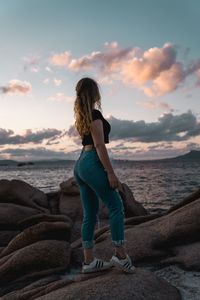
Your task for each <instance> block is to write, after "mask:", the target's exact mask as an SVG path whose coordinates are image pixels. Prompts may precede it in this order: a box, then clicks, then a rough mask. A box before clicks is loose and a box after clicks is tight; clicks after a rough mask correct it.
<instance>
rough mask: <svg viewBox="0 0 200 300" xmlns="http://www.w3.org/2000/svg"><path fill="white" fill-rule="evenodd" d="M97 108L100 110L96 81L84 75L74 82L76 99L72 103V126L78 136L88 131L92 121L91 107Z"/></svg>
mask: <svg viewBox="0 0 200 300" xmlns="http://www.w3.org/2000/svg"><path fill="white" fill-rule="evenodd" d="M95 104H96V105H97V108H98V109H99V110H100V111H101V110H102V109H101V95H100V92H99V86H98V83H97V82H96V81H95V80H94V79H92V78H89V77H84V78H82V79H80V80H79V81H78V83H77V84H76V99H75V103H74V117H75V123H74V126H75V128H76V129H77V131H78V133H79V134H80V136H81V137H82V138H83V136H84V135H87V134H89V133H90V128H91V122H92V109H94V108H95Z"/></svg>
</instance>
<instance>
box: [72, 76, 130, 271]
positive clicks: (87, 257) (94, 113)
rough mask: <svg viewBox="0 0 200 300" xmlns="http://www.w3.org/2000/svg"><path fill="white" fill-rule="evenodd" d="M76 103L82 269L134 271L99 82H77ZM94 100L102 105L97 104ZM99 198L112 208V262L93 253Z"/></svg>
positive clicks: (89, 80) (75, 170)
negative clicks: (110, 154)
mask: <svg viewBox="0 0 200 300" xmlns="http://www.w3.org/2000/svg"><path fill="white" fill-rule="evenodd" d="M76 93H77V95H76V99H75V103H74V115H75V127H76V129H77V131H78V133H79V134H80V136H81V138H82V145H83V148H82V151H81V154H80V156H79V158H78V160H77V161H76V164H75V166H74V178H75V180H76V182H77V184H78V186H79V189H80V198H81V202H82V207H83V216H84V218H83V223H82V228H81V234H82V246H83V249H84V262H83V264H82V272H83V273H89V272H94V271H100V270H105V269H108V268H110V267H112V266H116V267H117V268H119V269H122V270H124V271H125V272H129V273H130V272H133V271H134V269H135V267H134V266H133V265H132V262H131V259H130V257H129V255H128V254H127V253H126V251H125V248H124V244H125V240H124V206H123V202H122V199H121V197H120V194H119V192H118V191H117V188H118V187H119V184H120V182H119V180H118V178H117V176H116V174H115V172H114V170H113V168H112V165H111V162H110V160H109V157H108V153H107V149H106V146H105V144H106V143H109V132H110V129H111V126H110V124H109V123H108V121H107V120H105V119H104V117H103V115H102V113H101V111H100V110H99V109H101V96H100V92H99V88H98V84H97V82H96V81H95V80H94V79H92V78H88V77H85V78H82V79H80V80H79V81H78V83H77V85H76ZM95 104H96V105H97V107H98V108H99V109H96V108H95ZM99 198H100V199H101V200H102V201H103V202H104V204H105V205H106V206H107V208H108V211H109V221H110V229H111V236H112V244H113V245H114V247H115V255H113V256H112V258H111V259H110V261H109V262H106V261H103V260H102V259H98V258H96V257H94V256H93V246H94V230H95V225H96V221H97V214H98V210H99Z"/></svg>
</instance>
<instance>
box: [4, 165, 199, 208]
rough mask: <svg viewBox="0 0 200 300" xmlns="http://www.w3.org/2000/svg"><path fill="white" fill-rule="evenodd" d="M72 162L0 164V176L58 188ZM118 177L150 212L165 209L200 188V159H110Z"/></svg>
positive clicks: (69, 172) (43, 187)
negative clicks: (20, 164) (195, 160)
mask: <svg viewBox="0 0 200 300" xmlns="http://www.w3.org/2000/svg"><path fill="white" fill-rule="evenodd" d="M74 164H75V161H61V162H59V161H58V162H49V163H47V162H40V163H39V164H35V165H25V166H21V167H19V166H0V179H9V180H11V179H19V180H23V181H26V182H27V183H29V184H31V185H33V186H34V187H37V188H39V189H40V190H42V191H44V192H50V191H57V190H58V189H59V184H60V183H61V182H63V181H65V180H67V179H68V178H70V177H72V176H73V167H74ZM112 165H113V168H114V170H115V173H116V175H117V176H118V178H119V180H120V181H121V182H123V183H126V184H127V185H128V186H129V188H130V189H131V191H132V193H133V195H134V197H135V199H136V200H137V201H139V202H140V203H142V204H143V205H144V207H145V208H146V209H149V210H151V211H154V210H155V211H156V210H159V209H160V210H166V209H168V208H169V207H171V206H172V205H174V204H176V203H178V202H179V201H181V200H182V199H184V197H186V196H188V195H189V194H191V193H192V192H194V191H196V190H197V189H198V188H199V187H200V176H199V175H200V164H199V162H198V161H197V162H194V161H193V162H187V161H186V162H185V161H184V162H180V161H173V162H172V161H167V162H166V161H163V162H160V161H128V160H125V161H123V160H112Z"/></svg>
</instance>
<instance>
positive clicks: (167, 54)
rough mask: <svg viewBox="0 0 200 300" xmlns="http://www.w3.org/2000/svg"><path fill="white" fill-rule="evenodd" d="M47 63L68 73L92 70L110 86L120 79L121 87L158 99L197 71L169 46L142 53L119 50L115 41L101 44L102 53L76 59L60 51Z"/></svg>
mask: <svg viewBox="0 0 200 300" xmlns="http://www.w3.org/2000/svg"><path fill="white" fill-rule="evenodd" d="M49 61H50V63H51V64H53V65H55V66H64V67H67V68H68V69H70V70H71V71H82V70H92V71H93V70H94V71H95V70H96V71H97V73H98V76H99V78H100V82H102V83H105V84H111V83H112V82H113V80H121V82H122V83H124V84H125V85H129V86H131V87H135V88H138V89H140V90H142V91H143V92H144V93H145V94H146V95H147V96H148V97H160V96H162V95H165V94H167V93H171V92H173V91H175V90H176V89H177V88H179V86H180V85H181V84H182V83H183V82H184V80H185V78H186V77H187V76H189V75H191V74H193V73H195V72H197V70H198V69H200V61H199V60H198V61H192V62H191V63H190V64H189V66H186V67H185V66H184V65H183V63H180V62H178V61H177V50H176V48H175V46H174V45H172V44H171V43H166V44H164V45H163V47H161V48H158V47H153V48H150V49H147V50H146V51H143V50H142V49H140V48H138V47H133V48H132V47H128V48H120V47H119V45H118V43H117V42H116V41H114V42H111V43H109V42H105V43H104V49H103V50H102V51H93V52H91V53H89V54H86V55H83V56H81V57H79V58H73V57H72V55H71V53H70V52H64V53H61V54H55V55H53V56H52V57H50V58H49ZM197 78H199V73H198V72H197ZM197 85H199V79H198V81H197Z"/></svg>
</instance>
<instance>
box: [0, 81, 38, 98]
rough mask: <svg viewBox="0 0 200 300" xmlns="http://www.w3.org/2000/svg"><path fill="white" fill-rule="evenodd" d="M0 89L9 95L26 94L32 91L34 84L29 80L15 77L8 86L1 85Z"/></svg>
mask: <svg viewBox="0 0 200 300" xmlns="http://www.w3.org/2000/svg"><path fill="white" fill-rule="evenodd" d="M0 90H1V92H2V93H3V94H7V95H26V94H28V93H30V92H31V90H32V86H31V84H30V83H29V82H27V81H20V80H18V79H13V80H10V82H9V83H8V84H7V85H6V86H2V87H0Z"/></svg>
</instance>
